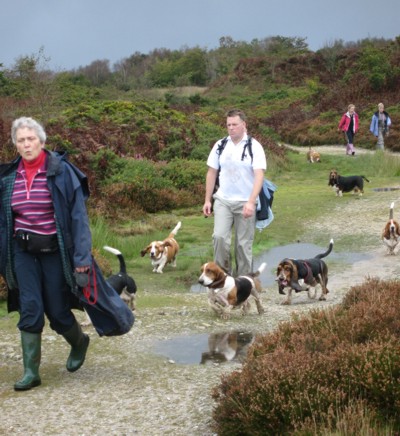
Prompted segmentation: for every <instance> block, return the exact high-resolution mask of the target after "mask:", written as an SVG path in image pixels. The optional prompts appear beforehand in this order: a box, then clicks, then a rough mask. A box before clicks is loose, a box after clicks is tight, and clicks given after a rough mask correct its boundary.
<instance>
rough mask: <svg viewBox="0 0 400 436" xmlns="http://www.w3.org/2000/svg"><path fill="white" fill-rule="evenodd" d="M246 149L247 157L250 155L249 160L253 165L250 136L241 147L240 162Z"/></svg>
mask: <svg viewBox="0 0 400 436" xmlns="http://www.w3.org/2000/svg"><path fill="white" fill-rule="evenodd" d="M246 149H247V150H249V155H250V158H251V163H252V164H253V150H252V147H251V136H249V137H248V138H247V141H246V144H244V146H243V153H242V160H243V159H244V158H245V156H246Z"/></svg>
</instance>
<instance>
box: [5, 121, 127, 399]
mask: <svg viewBox="0 0 400 436" xmlns="http://www.w3.org/2000/svg"><path fill="white" fill-rule="evenodd" d="M11 138H12V141H13V143H14V144H15V146H16V150H17V152H18V153H19V157H17V158H16V159H15V160H14V161H12V162H10V163H8V164H2V165H1V166H0V274H1V275H2V276H3V277H4V278H5V279H6V282H7V287H8V310H9V311H13V310H18V311H19V315H20V316H19V321H18V328H19V330H20V335H21V344H22V356H23V364H24V374H23V377H22V378H21V379H20V380H19V381H17V382H16V383H15V385H14V389H15V390H17V391H25V390H29V389H31V388H34V387H36V386H39V385H40V384H41V378H40V375H39V366H40V357H41V338H42V331H43V328H44V325H45V315H46V316H47V318H48V320H49V323H50V327H51V329H53V330H55V331H56V332H57V333H58V334H60V335H62V336H63V337H64V338H65V340H66V341H67V342H68V344H69V345H70V346H71V350H70V354H69V356H68V359H67V363H66V368H67V370H68V371H69V372H74V371H77V370H78V369H79V368H80V367H81V366H82V364H83V362H84V361H85V357H86V352H87V349H88V346H89V336H88V335H87V334H85V333H83V331H82V329H81V326H80V324H79V323H78V322H77V320H76V319H75V316H74V314H73V312H72V310H71V309H72V308H73V307H74V308H81V309H82V307H83V306H82V305H80V304H78V303H80V300H83V301H86V300H85V297H84V295H83V292H82V289H81V292H80V293H79V292H76V294H73V293H72V292H71V291H72V289H74V290H76V287H75V284H76V282H77V281H78V280H76V282H74V279H73V277H74V276H75V277H80V278H81V279H82V275H83V276H86V277H87V278H88V277H89V275H88V271H89V269H90V268H91V267H92V268H91V271H93V270H94V269H95V268H94V267H95V266H97V265H96V264H95V262H94V260H93V257H92V254H91V250H92V240H91V232H90V228H89V219H88V215H87V210H86V204H85V202H86V199H87V198H88V196H89V189H88V184H87V178H86V176H85V175H84V174H83V173H82V172H81V171H80V170H79V169H78V168H77V167H75V166H74V165H72V164H71V163H70V162H68V161H67V159H66V157H65V155H64V154H59V153H56V152H52V151H49V150H46V149H45V142H46V133H45V131H44V129H43V127H42V126H41V125H40V124H39V123H38V122H37V121H36V120H34V119H32V118H27V117H21V118H18V119H16V120H15V121H14V122H13V124H12V128H11ZM93 274H94V273H93ZM96 283H97V285H98V286H97V287H98V288H99V289H98V301H99V302H100V303H103V302H104V298H105V297H104V291H103V290H104V289H105V292H106V293H109V295H110V296H109V297H108V298H112V297H113V294H115V296H116V297H117V298H116V301H117V302H118V301H121V303H122V304H124V303H123V302H122V300H121V299H120V297H119V296H118V294H117V293H116V292H115V291H113V289H112V288H107V289H106V288H105V286H104V284H103V283H104V278H103V277H102V276H101V274H100V273H97V281H96ZM99 284H100V285H101V286H102V288H100V286H99ZM84 286H86V284H85V285H84ZM96 291H97V288H96ZM76 295H79V296H78V297H77V296H76ZM106 297H107V296H106ZM89 306H90V305H88V307H89ZM114 306H115V305H114ZM85 307H86V306H85ZM90 307H91V309H92V313H93V318H92V320H93V324H94V323H95V321H96V324H97V325H98V327H97V330H98V331H100V332H102V331H103V330H100V327H99V325H100V324H103V325H104V326H105V329H104V334H109V335H111V334H123V333H124V332H126V330H128V329H129V328H130V327H131V326H132V324H133V315H132V312H131V311H130V310H129V309H128V308H127V306H126V309H127V314H125V313H124V312H123V310H122V313H119V314H118V317H119V318H121V316H122V318H124V320H123V322H125V320H127V321H126V324H127V326H126V328H125V330H124V331H123V332H122V333H121V332H119V331H116V330H117V327H119V326H115V323H114V322H113V320H112V319H111V318H110V317H109V318H107V317H106V314H105V310H104V309H103V308H102V310H100V311H99V313H100V315H99V316H95V315H96V314H95V310H96V307H97V306H96V305H93V306H90ZM118 309H119V308H118ZM115 331H116V332H115Z"/></svg>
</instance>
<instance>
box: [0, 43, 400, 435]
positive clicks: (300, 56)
mask: <svg viewBox="0 0 400 436" xmlns="http://www.w3.org/2000/svg"><path fill="white" fill-rule="evenodd" d="M0 62H1V59H0ZM380 101H382V102H384V104H385V108H386V110H387V111H388V112H389V113H390V115H391V117H392V122H393V129H392V130H391V132H390V135H389V137H388V138H387V140H386V141H385V146H387V148H388V149H390V150H391V151H394V152H396V151H400V133H399V132H400V130H399V129H398V128H397V126H399V125H400V104H399V102H400V37H398V38H396V39H395V40H371V39H368V40H363V41H359V42H357V43H344V42H343V41H337V42H335V43H334V44H332V45H331V46H327V47H324V48H323V49H321V50H319V51H317V52H312V51H310V50H309V49H308V47H307V44H306V43H305V41H304V40H303V39H301V38H284V37H275V38H268V39H265V40H254V41H252V42H251V43H245V42H237V41H233V40H232V38H230V37H224V38H221V41H220V47H219V48H218V49H215V50H211V51H206V50H203V49H200V48H198V47H196V48H185V49H182V50H179V51H170V50H166V49H157V50H154V51H153V52H151V53H149V54H141V53H135V54H133V55H132V56H130V57H129V58H127V59H124V60H121V61H120V62H119V63H117V64H116V65H114V66H113V67H112V68H111V67H110V65H109V62H108V61H106V60H99V61H96V62H93V63H92V64H90V65H88V66H86V67H81V68H79V69H77V70H74V71H62V72H54V71H51V70H49V69H48V68H47V60H46V57H45V54H44V53H43V51H40V52H39V53H38V54H37V55H32V56H25V57H21V58H19V59H18V60H17V62H16V63H15V65H14V66H13V67H12V68H11V69H4V68H2V69H1V70H0V141H1V148H0V161H1V162H4V161H8V160H10V159H12V158H13V157H15V149H14V146H13V145H12V143H11V140H10V126H11V122H12V120H13V119H14V118H16V117H18V116H21V115H27V116H33V117H35V118H37V119H38V120H40V121H42V122H43V123H44V124H45V126H46V130H47V133H48V147H49V148H51V149H57V150H65V151H67V152H68V153H69V156H70V159H71V160H72V161H74V162H76V163H78V165H79V166H80V167H81V168H82V169H83V170H84V171H85V172H86V173H87V174H88V176H89V179H90V186H91V191H92V197H91V199H90V202H89V210H90V216H91V220H92V228H93V235H94V245H95V250H96V254H97V255H98V256H99V258H100V259H101V258H102V256H101V252H100V251H99V250H100V248H101V246H102V245H105V244H107V245H114V246H118V247H119V248H120V249H122V251H123V252H124V254H125V255H126V257H127V260H128V264H129V267H130V268H131V270H132V271H133V275H134V276H135V278H136V279H137V281H138V285H139V292H140V289H143V287H145V286H147V287H148V289H151V290H152V291H154V295H157V296H158V298H155V297H153V295H147V297H146V298H144V299H142V300H141V302H139V304H147V305H148V306H149V307H150V306H152V305H160V304H162V302H163V301H164V302H165V301H166V300H165V299H164V300H162V299H160V298H159V295H158V294H157V289H156V288H157V286H158V287H159V286H160V283H159V282H158V281H154V280H152V279H151V277H150V275H151V273H147V269H146V271H144V269H143V265H144V263H140V259H139V252H140V249H141V248H143V247H144V246H145V245H146V244H147V241H148V240H152V239H155V238H162V237H164V236H165V235H166V234H167V232H168V231H169V230H170V229H171V228H173V227H174V226H175V224H176V220H177V219H182V218H184V225H183V228H182V232H181V235H180V240H179V241H180V243H181V249H182V253H184V256H182V257H181V258H180V263H179V268H178V271H176V272H175V271H174V272H173V273H171V274H169V275H167V274H164V276H163V283H162V286H163V287H164V289H169V288H171V289H174V290H178V291H182V292H184V291H185V289H187V288H188V286H190V284H192V283H194V282H195V279H196V276H197V272H198V268H199V266H200V264H201V262H202V261H205V260H207V259H208V257H209V256H210V255H211V253H212V252H211V249H210V237H211V234H210V232H211V227H210V226H211V223H209V222H208V220H205V219H204V218H203V217H202V216H201V204H202V201H203V197H204V177H205V172H206V164H205V161H206V157H207V155H208V152H209V150H210V147H211V146H212V144H213V143H214V141H216V140H217V139H218V138H220V137H222V136H224V134H225V126H224V123H225V117H224V113H225V112H226V110H227V109H229V108H232V107H240V108H242V109H243V110H244V111H245V112H246V113H247V114H248V117H249V131H250V132H251V134H252V135H254V136H255V137H257V139H259V140H260V142H261V143H262V144H263V145H264V146H265V149H266V152H267V155H268V165H269V168H268V177H269V178H271V179H272V180H273V181H274V182H276V183H277V184H278V195H277V196H276V199H275V203H274V207H275V208H276V210H277V214H276V219H275V222H274V223H273V224H272V225H271V228H269V229H268V239H266V238H265V237H263V236H259V235H258V236H257V238H256V244H255V251H256V253H257V252H260V251H262V250H264V249H266V248H268V247H271V246H273V245H279V244H284V243H287V242H292V241H294V240H296V239H298V238H299V237H300V236H301V235H302V234H304V232H305V231H306V229H305V228H304V226H305V225H306V223H307V222H308V221H309V220H310V219H312V218H313V217H316V216H318V215H319V214H320V213H321V210H322V208H323V211H324V213H327V212H329V210H333V209H334V207H335V206H334V205H333V204H332V203H333V202H332V201H331V200H332V195H333V194H332V193H331V192H330V191H329V192H328V191H326V192H325V191H322V190H321V186H322V185H323V186H324V187H325V188H326V184H327V174H328V170H329V169H330V167H333V166H335V167H337V166H340V168H341V171H342V172H347V173H350V172H353V171H354V172H356V173H363V174H364V173H365V174H367V175H368V174H371V173H372V174H373V175H374V177H375V186H376V184H377V183H380V184H381V185H382V186H386V185H387V184H388V183H393V182H394V181H395V180H396V178H398V176H399V175H400V164H399V163H398V161H397V160H396V159H394V158H392V157H390V156H388V155H386V154H383V153H377V154H375V155H373V156H365V157H361V156H360V158H359V159H353V160H351V159H349V158H347V159H346V157H345V156H344V154H343V156H340V157H339V156H336V157H333V156H327V157H325V159H324V160H323V162H322V164H320V165H309V164H307V163H306V161H305V159H304V156H303V157H300V156H299V155H298V154H296V153H293V152H291V151H289V149H288V148H286V147H285V146H284V145H283V144H284V143H290V144H294V145H299V146H307V147H308V146H310V145H321V144H327V145H333V144H341V143H342V141H343V138H342V136H341V134H339V132H338V131H337V124H338V121H339V118H340V116H341V115H342V113H343V112H344V111H345V110H346V108H347V106H348V104H349V103H354V104H355V105H356V111H357V112H358V113H359V115H360V120H361V123H360V124H361V125H360V132H359V134H358V136H357V144H356V145H357V147H362V148H366V149H373V148H374V146H375V139H374V137H373V136H372V135H371V134H370V133H369V122H370V119H371V116H372V113H373V112H374V111H375V110H376V106H377V104H378V103H379V102H380ZM317 192H318V194H317V195H315V194H316V193H317ZM343 201H349V200H348V199H343ZM351 201H353V199H351ZM386 215H387V213H386V211H385V213H384V214H383V216H384V217H385V218H386ZM283 217H284V219H285V226H284V228H283V226H281V225H278V224H277V223H278V222H279V221H280V219H282V218H283ZM186 229H187V230H186ZM265 234H266V233H262V235H265ZM365 237H366V238H367V237H368V235H367V236H365ZM313 238H314V240H313V241H310V242H314V243H322V244H323V245H325V244H326V229H324V231H323V232H320V233H318V232H314V234H313ZM336 242H337V244H338V247H340V245H342V250H345V249H354V247H355V246H356V245H358V244H360V239H359V238H358V239H357V240H355V238H352V236H351V235H350V236H347V237H346V238H343V239H342V240H340V239H339V240H338V241H335V244H336ZM364 242H365V243H366V245H368V242H370V241H364ZM102 261H103V264H104V268H105V269H107V268H110V267H109V265H108V264H107V261H106V260H105V259H102ZM146 262H147V261H146ZM146 265H147V263H146ZM143 277H144V278H145V279H144V278H143ZM398 293H399V284H398V282H397V281H390V282H377V281H373V280H372V281H369V282H368V283H366V284H365V285H364V286H360V287H357V288H354V289H352V290H351V292H350V293H349V295H348V296H347V297H346V299H345V301H344V302H343V305H341V306H340V307H338V309H337V310H334V311H331V312H317V313H313V314H312V316H311V317H310V318H304V319H303V318H302V319H299V320H297V321H296V320H294V321H293V322H291V323H289V324H285V325H283V326H282V327H281V328H280V329H279V330H278V331H276V332H274V333H273V334H272V335H266V336H265V337H260V339H259V340H258V341H257V343H256V344H255V346H254V347H253V348H252V350H251V353H250V354H249V356H248V359H247V361H246V363H245V365H244V367H243V370H242V372H241V375H240V376H238V374H237V373H235V374H233V375H232V376H227V377H225V378H224V379H223V381H222V384H221V385H220V386H219V387H217V388H215V390H214V398H215V400H216V401H217V404H218V405H217V408H216V412H215V415H214V422H215V428H216V430H217V431H218V434H221V435H223V434H229V435H233V434H237V435H239V434H240V435H250V434H251V435H253V434H254V435H256V434H259V435H264V434H289V433H290V432H293V431H297V432H298V434H314V433H315V434H317V433H318V432H320V433H321V434H327V432H328V429H329V430H330V431H337V434H355V433H352V431H353V430H354V429H356V430H357V429H358V427H357V425H358V424H360V423H362V424H363V425H365V426H367V427H368V428H367V429H366V430H365V428H364V430H365V431H366V432H367V433H368V431H372V433H368V434H379V430H374V429H382V428H383V429H384V430H382V431H386V432H387V433H385V434H390V432H391V431H392V430H393V431H399V429H400V415H399V410H400V409H399V407H400V406H399V402H398V401H399V400H398V398H399V393H400V372H399V371H400V366H399V352H398V339H399V335H398V332H399V325H398V323H397V321H396V319H397V318H396V313H398V308H397V306H396V304H394V303H393V302H396V301H399V298H398V297H399V296H398ZM165 298H167V297H165ZM378 300H379V304H376V301H378ZM2 308H3V310H4V303H3V305H2ZM317 332H318V334H317ZM256 374H257V377H256V378H255V375H256ZM365 416H367V417H368V419H366V418H365ZM343 428H345V429H346V428H347V430H348V431H349V432H348V433H346V431H342V430H343ZM349 429H350V430H349ZM371 429H372V430H371ZM374 431H375V433H374ZM323 432H325V433H323ZM367 433H365V434H367ZM381 434H382V433H381Z"/></svg>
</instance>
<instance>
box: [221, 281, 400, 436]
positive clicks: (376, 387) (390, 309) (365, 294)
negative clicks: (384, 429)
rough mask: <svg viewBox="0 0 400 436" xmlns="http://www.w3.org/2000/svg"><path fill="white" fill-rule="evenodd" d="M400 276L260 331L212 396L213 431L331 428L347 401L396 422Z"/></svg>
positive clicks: (399, 418)
mask: <svg viewBox="0 0 400 436" xmlns="http://www.w3.org/2000/svg"><path fill="white" fill-rule="evenodd" d="M399 297H400V282H398V281H389V282H384V281H380V280H377V279H368V280H366V281H365V283H364V284H362V285H360V286H357V287H353V288H352V289H351V290H350V291H349V293H348V295H347V296H346V298H345V299H344V301H343V303H342V304H341V305H339V306H338V307H336V308H335V309H330V310H326V311H313V312H311V313H310V315H308V316H302V317H298V318H297V319H296V318H293V319H292V321H291V322H288V323H283V324H281V325H280V327H279V328H278V329H277V330H276V331H274V332H273V333H271V334H268V335H265V336H261V337H259V338H258V339H257V341H256V343H255V344H254V345H253V347H252V348H251V349H250V350H249V354H248V356H247V360H246V362H245V364H244V366H243V369H242V370H241V371H235V372H233V373H232V374H230V375H227V376H225V377H223V379H222V382H221V384H220V386H218V387H216V388H215V389H214V392H213V397H214V399H215V400H216V401H217V406H216V408H215V410H214V414H213V418H214V423H215V430H216V431H217V432H218V434H219V435H228V434H229V435H266V434H271V435H272V434H288V433H289V432H295V431H300V430H301V429H303V431H304V429H305V428H308V429H310V428H311V427H312V426H314V430H315V429H316V428H320V429H330V430H333V431H334V430H337V429H338V428H339V427H340V425H343V416H344V415H346V414H348V411H349V410H350V409H351V407H352V405H354V404H359V405H362V408H363V410H364V409H368V410H369V411H370V413H371V417H374V420H375V419H376V420H377V422H379V421H380V422H382V423H384V422H391V423H393V427H394V428H395V429H397V430H398V429H399V428H400V347H399V346H398V343H399V338H400V322H399V321H398V316H396V314H397V315H398V313H399V310H400V298H399Z"/></svg>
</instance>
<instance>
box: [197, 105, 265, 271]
mask: <svg viewBox="0 0 400 436" xmlns="http://www.w3.org/2000/svg"><path fill="white" fill-rule="evenodd" d="M226 127H227V131H228V135H229V136H227V137H226V138H224V139H221V140H219V141H217V142H216V143H215V144H214V146H213V148H212V150H211V152H210V154H209V156H208V159H207V165H208V171H207V176H206V193H205V201H204V205H203V213H204V215H205V216H206V217H208V216H210V215H211V214H212V211H213V212H214V231H213V245H214V261H215V262H216V263H217V264H218V265H220V266H221V267H222V268H224V269H225V270H226V271H228V272H229V273H231V274H234V275H240V274H247V273H249V272H251V271H252V267H253V254H252V251H253V240H254V233H255V222H256V206H257V198H258V195H259V193H260V190H261V187H262V185H263V181H264V173H265V171H266V169H267V161H266V156H265V152H264V149H263V147H262V145H261V144H260V143H259V142H258V141H257V140H256V139H254V138H251V137H250V136H249V135H248V134H247V126H246V116H245V114H244V112H243V111H241V110H238V109H233V110H230V111H229V112H228V113H227V114H226ZM222 144H223V148H222ZM217 178H219V186H218V190H217V191H216V193H215V194H213V192H214V188H215V187H216V183H217ZM213 199H214V205H213V207H212V200H213ZM232 229H234V241H235V244H234V258H235V267H234V269H233V267H232V259H231V241H232Z"/></svg>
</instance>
